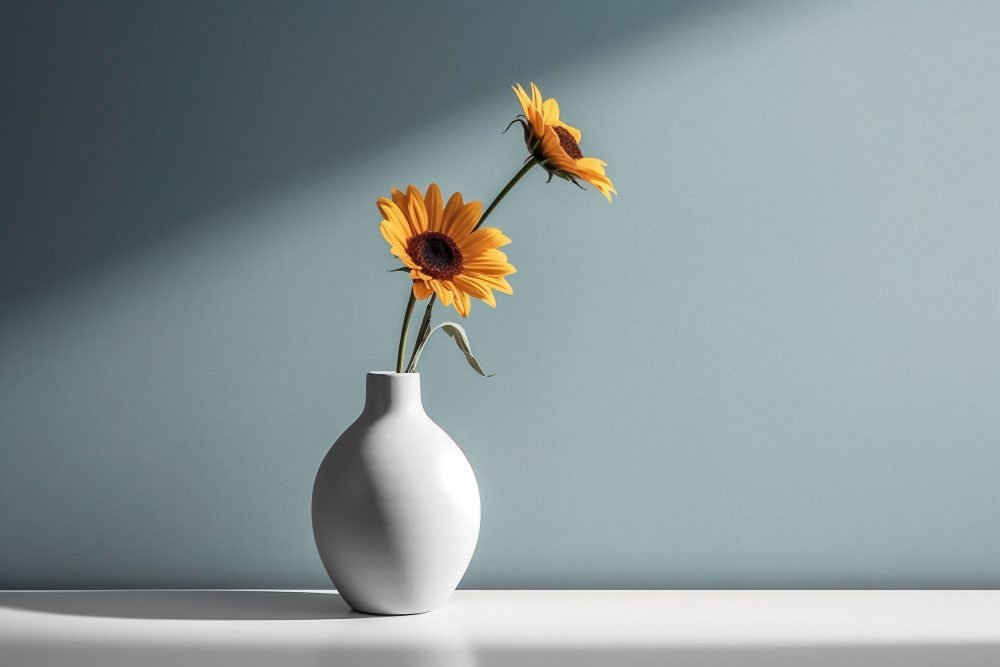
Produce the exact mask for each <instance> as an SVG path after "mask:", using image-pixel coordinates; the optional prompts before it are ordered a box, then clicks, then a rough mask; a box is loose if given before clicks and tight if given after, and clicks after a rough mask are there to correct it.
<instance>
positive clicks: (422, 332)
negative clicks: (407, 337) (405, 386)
mask: <svg viewBox="0 0 1000 667" xmlns="http://www.w3.org/2000/svg"><path fill="white" fill-rule="evenodd" d="M436 300H437V294H431V298H430V299H429V300H428V301H427V308H425V309H424V319H423V320H421V321H420V328H419V329H417V332H418V333H417V342H416V343H414V345H413V352H412V353H411V354H410V363H408V364H407V365H406V372H407V373H412V372H413V371H414V370H415V366H416V365H417V351H418V350H419V349H420V347H421V346H422V345H423V344H424V341H425V340H426V339H427V336H428V335H429V334H428V332H429V331H430V330H431V310H432V309H433V308H434V302H435V301H436Z"/></svg>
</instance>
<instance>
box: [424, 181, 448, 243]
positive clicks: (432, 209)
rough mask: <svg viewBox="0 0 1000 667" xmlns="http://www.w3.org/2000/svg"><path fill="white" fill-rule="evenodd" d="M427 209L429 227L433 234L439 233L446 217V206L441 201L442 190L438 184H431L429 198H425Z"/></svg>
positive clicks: (428, 191) (428, 190) (428, 189)
mask: <svg viewBox="0 0 1000 667" xmlns="http://www.w3.org/2000/svg"><path fill="white" fill-rule="evenodd" d="M424 204H425V205H426V207H427V227H428V229H430V230H431V231H432V232H439V231H441V229H442V220H443V215H444V205H443V203H442V201H441V188H439V187H438V184H437V183H431V184H430V186H429V187H428V188H427V196H426V197H425V198H424Z"/></svg>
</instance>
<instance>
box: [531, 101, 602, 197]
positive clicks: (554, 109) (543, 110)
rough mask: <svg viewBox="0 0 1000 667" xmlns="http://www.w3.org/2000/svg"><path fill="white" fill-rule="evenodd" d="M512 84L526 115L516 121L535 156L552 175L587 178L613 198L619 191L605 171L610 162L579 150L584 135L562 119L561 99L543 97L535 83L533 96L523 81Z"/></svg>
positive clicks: (575, 179)
mask: <svg viewBox="0 0 1000 667" xmlns="http://www.w3.org/2000/svg"><path fill="white" fill-rule="evenodd" d="M513 88H514V94H515V95H517V99H518V101H519V102H520V103H521V108H522V109H523V110H524V115H523V116H519V117H518V118H517V119H516V121H515V122H519V123H521V126H522V127H523V128H524V143H526V144H527V145H528V150H529V151H530V152H531V155H532V157H534V158H535V159H536V160H537V161H538V162H539V163H540V164H541V165H542V166H543V167H545V169H546V171H548V172H549V177H550V178H551V177H552V176H553V175H555V176H559V177H561V178H565V179H566V180H569V181H573V182H574V183H576V184H577V185H579V184H580V183H579V181H581V180H583V181H586V182H588V183H590V184H591V185H593V186H594V187H595V188H597V190H598V191H599V192H600V193H601V194H602V195H604V197H605V198H606V199H607V200H608V201H611V195H612V194H618V191H617V190H615V186H614V185H613V184H612V183H611V179H609V178H608V177H607V176H606V175H605V174H604V167H606V166H607V162H604V161H603V160H598V159H597V158H596V157H586V156H584V154H583V151H581V150H580V138H581V137H582V136H583V135H582V134H581V133H580V130H578V129H576V128H575V127H573V126H572V125H567V124H566V123H564V122H563V121H562V120H560V118H559V103H558V102H556V101H555V98H552V97H550V98H549V99H547V100H544V99H543V98H542V92H541V91H540V90H538V86H536V85H535V84H534V83H532V84H531V97H528V93H527V92H526V91H525V90H524V88H522V87H521V84H517V85H516V86H513ZM512 124H513V123H512Z"/></svg>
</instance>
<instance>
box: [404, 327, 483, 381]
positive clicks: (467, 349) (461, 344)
mask: <svg viewBox="0 0 1000 667" xmlns="http://www.w3.org/2000/svg"><path fill="white" fill-rule="evenodd" d="M438 329H441V330H443V331H444V332H445V333H446V334H447V335H448V336H449V337H450V338H451V339H452V340H453V341H455V345H458V349H460V350H461V351H462V354H464V355H465V360H466V361H468V362H469V365H470V366H472V368H473V370H475V371H476V372H477V373H479V374H480V375H482V376H483V377H493V375H494V374H493V373H487V372H486V371H484V370H483V367H482V366H480V365H479V360H478V359H476V355H474V354H472V346H471V345H470V344H469V336H468V334H466V333H465V329H463V328H462V325H460V324H458V323H457V322H442V323H441V324H439V325H437V326H436V327H434V328H433V329H431V330H430V331H429V332H428V333H427V337H426V338H424V339H423V340H422V341H419V342H418V343H417V348H416V350H414V352H413V359H412V360H411V361H410V366H409V369H408V370H410V371H412V370H414V369H416V367H417V361H418V360H419V359H420V354H421V353H422V352H423V351H424V346H426V345H427V341H429V340H430V339H431V336H433V335H434V332H435V331H437V330H438Z"/></svg>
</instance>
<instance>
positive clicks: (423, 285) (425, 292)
mask: <svg viewBox="0 0 1000 667" xmlns="http://www.w3.org/2000/svg"><path fill="white" fill-rule="evenodd" d="M433 293H434V290H433V289H431V288H430V286H429V285H428V284H427V282H426V281H424V280H414V281H413V296H415V297H416V298H417V299H419V300H421V301H423V300H424V299H426V298H427V297H429V296H430V295H431V294H433Z"/></svg>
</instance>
